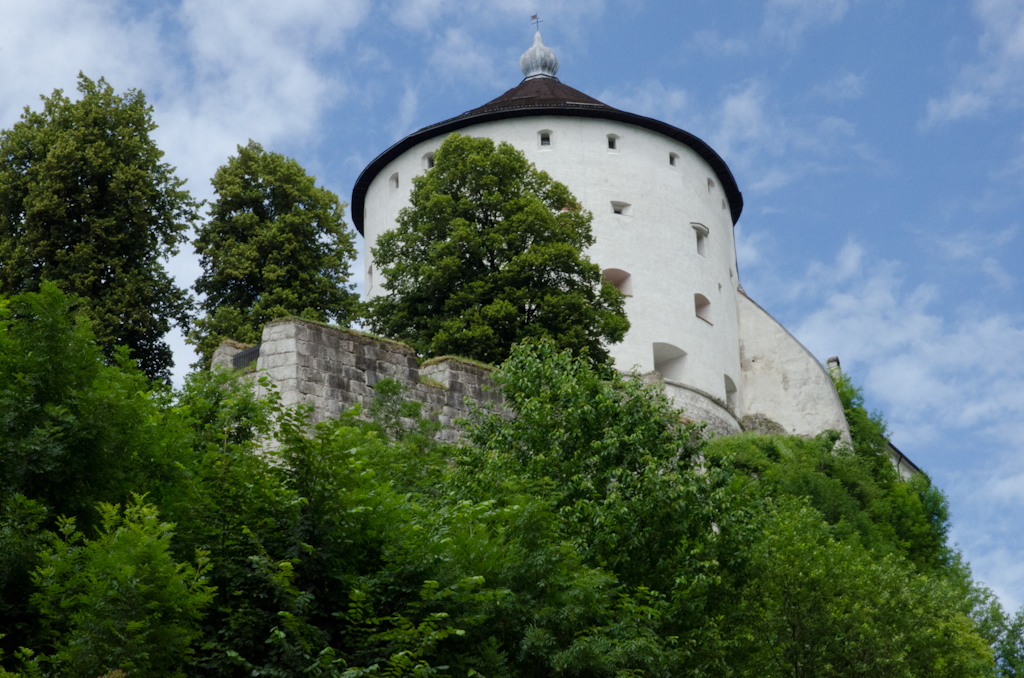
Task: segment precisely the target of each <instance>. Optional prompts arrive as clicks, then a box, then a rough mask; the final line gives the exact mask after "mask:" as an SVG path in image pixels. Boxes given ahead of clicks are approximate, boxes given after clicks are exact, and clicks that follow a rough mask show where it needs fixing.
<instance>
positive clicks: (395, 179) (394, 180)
mask: <svg viewBox="0 0 1024 678" xmlns="http://www.w3.org/2000/svg"><path fill="white" fill-rule="evenodd" d="M388 183H389V184H390V185H391V190H395V189H397V188H398V172H395V173H394V174H392V175H391V178H390V179H388Z"/></svg>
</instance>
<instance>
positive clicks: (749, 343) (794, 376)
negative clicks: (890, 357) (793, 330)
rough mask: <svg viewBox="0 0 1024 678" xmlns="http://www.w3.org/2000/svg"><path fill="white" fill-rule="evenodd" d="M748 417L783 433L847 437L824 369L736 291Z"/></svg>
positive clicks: (842, 415)
mask: <svg viewBox="0 0 1024 678" xmlns="http://www.w3.org/2000/svg"><path fill="white" fill-rule="evenodd" d="M736 306H737V309H738V311H739V321H740V366H741V369H742V373H743V409H742V411H743V412H744V414H745V415H746V416H749V417H752V418H758V417H766V418H768V419H770V420H771V421H774V422H776V423H778V424H780V425H781V426H782V428H783V429H785V431H786V433H792V434H796V435H806V436H815V435H818V434H819V433H821V432H822V431H824V430H827V429H833V430H836V431H840V432H841V433H842V434H843V439H844V440H846V441H849V440H850V428H849V426H848V425H847V423H846V416H845V415H844V414H843V404H842V401H840V399H839V394H838V393H837V392H836V389H835V386H833V385H832V380H831V379H830V378H829V376H828V372H826V371H825V368H824V367H822V365H821V363H819V362H818V361H817V359H816V358H815V357H814V356H813V355H811V353H810V351H808V350H807V349H806V348H804V346H803V344H801V343H800V342H799V341H797V340H796V338H795V337H793V335H792V334H790V333H789V332H788V331H787V330H786V328H785V327H783V326H782V325H781V324H780V323H779V322H778V321H777V320H775V318H773V317H771V316H770V315H768V313H767V312H766V311H765V310H764V309H762V308H761V307H760V306H758V305H757V304H756V303H754V302H753V301H752V300H751V299H750V298H749V297H747V296H746V295H745V294H743V293H737V294H736Z"/></svg>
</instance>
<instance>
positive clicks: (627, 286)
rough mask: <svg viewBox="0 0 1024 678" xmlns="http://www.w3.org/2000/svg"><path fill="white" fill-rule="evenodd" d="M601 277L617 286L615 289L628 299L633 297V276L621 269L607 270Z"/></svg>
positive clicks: (602, 272)
mask: <svg viewBox="0 0 1024 678" xmlns="http://www.w3.org/2000/svg"><path fill="white" fill-rule="evenodd" d="M601 277H602V278H604V279H605V280H607V281H608V282H610V283H611V284H612V285H615V289H617V290H618V291H620V292H622V293H623V294H625V295H626V296H627V297H631V296H633V276H631V275H630V274H629V273H627V272H626V271H623V270H622V269H621V268H606V269H604V270H603V271H601Z"/></svg>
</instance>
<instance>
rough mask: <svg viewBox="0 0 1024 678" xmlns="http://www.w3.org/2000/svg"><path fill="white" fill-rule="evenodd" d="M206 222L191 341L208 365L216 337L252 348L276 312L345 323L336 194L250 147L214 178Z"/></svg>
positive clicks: (347, 297) (347, 242)
mask: <svg viewBox="0 0 1024 678" xmlns="http://www.w3.org/2000/svg"><path fill="white" fill-rule="evenodd" d="M213 187H214V190H215V192H216V194H217V199H216V200H215V201H214V203H213V206H212V208H211V210H210V220H209V221H208V222H206V223H205V224H202V225H201V226H200V227H199V228H198V230H197V233H196V241H195V248H196V252H197V253H198V254H199V258H200V263H201V265H202V267H203V274H202V275H201V276H199V279H198V280H196V284H195V289H196V291H197V292H199V293H201V294H203V295H205V299H204V300H203V301H202V302H201V303H200V308H201V309H202V310H203V311H204V312H205V313H206V315H205V317H203V318H201V319H200V320H198V321H197V322H196V327H195V329H194V330H193V331H192V332H191V334H190V335H189V343H191V344H194V345H195V346H196V348H197V351H198V353H199V355H200V360H199V362H198V363H197V364H196V365H195V366H202V367H205V366H207V365H209V361H210V358H212V357H213V352H214V351H215V350H216V348H217V346H218V345H219V344H220V342H221V341H222V340H223V339H234V340H236V341H241V342H247V343H259V341H260V333H261V332H262V330H263V325H264V323H266V322H267V321H268V320H273V319H274V318H280V317H283V316H300V317H302V318H305V319H307V320H317V321H321V322H324V321H334V322H337V323H339V324H345V323H347V322H348V321H349V320H350V319H351V318H352V317H353V316H354V314H355V312H356V308H357V303H358V297H357V295H356V294H355V292H353V291H352V285H351V284H349V283H348V279H349V274H350V271H349V265H350V263H351V262H352V260H354V259H355V256H356V252H355V246H354V244H353V243H354V236H353V234H352V231H351V230H350V229H349V228H348V227H347V226H346V225H345V222H344V220H343V217H344V211H345V205H344V204H343V203H341V202H340V201H339V200H338V196H336V195H335V194H334V193H331V192H330V191H328V190H327V189H325V188H321V187H317V186H316V177H313V176H310V175H308V174H306V171H305V170H304V169H302V167H301V166H300V165H299V163H297V162H296V161H295V160H293V159H291V158H287V157H285V156H283V155H281V154H279V153H272V152H268V151H265V150H263V147H262V146H260V145H259V144H258V143H256V142H254V141H249V143H248V144H247V145H246V146H239V147H238V155H237V156H232V157H231V158H229V159H228V162H227V164H226V165H223V166H221V167H220V168H219V169H218V170H217V173H216V174H215V175H214V177H213Z"/></svg>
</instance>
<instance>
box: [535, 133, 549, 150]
mask: <svg viewBox="0 0 1024 678" xmlns="http://www.w3.org/2000/svg"><path fill="white" fill-rule="evenodd" d="M537 145H538V146H539V147H540V148H542V149H544V150H549V149H550V148H551V130H549V129H542V130H541V131H539V132H537Z"/></svg>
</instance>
